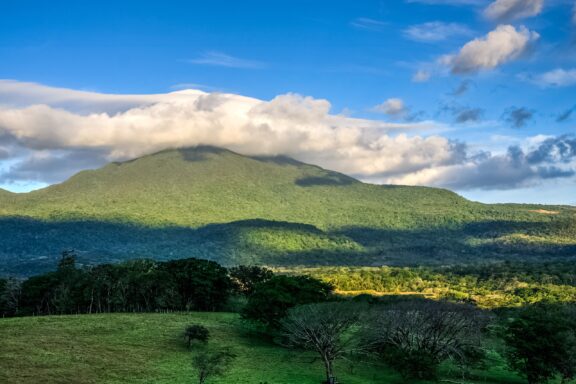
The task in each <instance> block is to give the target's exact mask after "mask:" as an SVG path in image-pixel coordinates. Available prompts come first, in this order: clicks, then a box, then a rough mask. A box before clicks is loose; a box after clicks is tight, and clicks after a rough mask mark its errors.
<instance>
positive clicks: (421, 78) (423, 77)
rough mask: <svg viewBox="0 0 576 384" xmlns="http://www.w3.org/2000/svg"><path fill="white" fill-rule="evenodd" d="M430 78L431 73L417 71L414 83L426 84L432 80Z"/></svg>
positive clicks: (413, 77) (421, 70)
mask: <svg viewBox="0 0 576 384" xmlns="http://www.w3.org/2000/svg"><path fill="white" fill-rule="evenodd" d="M430 77H431V74H430V72H428V71H425V70H423V69H419V70H418V71H416V73H415V74H414V76H412V81H413V82H415V83H425V82H427V81H428V80H430Z"/></svg>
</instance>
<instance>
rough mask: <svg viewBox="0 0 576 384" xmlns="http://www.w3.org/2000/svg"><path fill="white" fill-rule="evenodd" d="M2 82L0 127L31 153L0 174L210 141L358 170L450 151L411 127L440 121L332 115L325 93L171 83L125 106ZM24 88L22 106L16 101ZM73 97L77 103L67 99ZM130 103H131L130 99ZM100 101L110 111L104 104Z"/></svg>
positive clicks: (393, 167)
mask: <svg viewBox="0 0 576 384" xmlns="http://www.w3.org/2000/svg"><path fill="white" fill-rule="evenodd" d="M3 84H4V85H6V87H4V88H3V87H2V84H0V88H2V91H0V93H2V92H3V93H4V95H5V100H4V101H3V102H2V105H1V106H0V135H4V136H5V137H10V138H11V140H12V141H13V142H14V143H16V144H12V145H18V146H19V147H21V148H25V149H27V150H29V151H31V153H32V155H31V156H32V157H30V156H28V157H26V158H23V159H21V162H20V164H19V165H15V166H14V167H15V168H13V170H12V172H11V173H10V174H9V175H5V176H4V179H5V180H7V179H10V180H16V179H17V178H18V177H25V176H26V175H28V176H29V177H32V176H31V175H45V176H44V180H45V181H48V182H52V181H54V180H57V179H59V178H61V177H62V174H55V173H54V175H53V176H50V175H48V174H49V173H50V172H49V170H48V169H42V171H41V172H40V171H39V172H36V173H34V171H33V169H37V168H38V166H39V164H40V160H38V159H39V158H42V159H48V156H49V155H51V162H52V163H55V162H57V161H59V160H61V159H66V156H69V155H63V154H62V153H61V152H58V151H73V153H75V155H76V154H77V153H79V152H75V151H80V152H82V153H87V154H89V157H90V158H91V159H96V160H95V161H94V162H93V164H98V163H100V162H101V161H102V159H105V160H107V161H110V160H122V159H128V158H133V157H137V156H140V155H144V154H148V153H152V152H155V151H158V150H161V149H165V148H175V147H183V146H193V145H201V144H202V145H215V146H221V147H226V148H230V149H232V150H236V151H239V152H241V153H245V154H249V155H256V154H258V155H274V154H286V155H290V156H294V157H296V158H298V159H300V160H303V161H309V162H313V163H316V164H320V165H323V166H326V167H328V168H333V169H337V170H340V171H342V172H346V173H350V174H357V175H364V174H371V173H383V174H385V173H387V172H402V171H403V169H413V168H416V169H417V168H421V167H430V166H434V165H435V164H439V163H445V162H450V161H452V160H451V159H452V158H453V156H454V153H453V145H452V143H451V142H450V140H448V139H446V138H444V137H441V136H429V137H422V136H419V135H417V134H416V133H415V132H416V131H419V130H424V131H425V130H426V129H429V128H439V126H440V125H438V124H435V123H432V122H422V123H410V124H405V123H402V124H401V123H385V122H382V121H378V120H367V119H357V118H351V117H347V116H343V115H335V114H331V113H330V108H331V105H330V103H329V102H328V101H327V100H321V99H314V98H311V97H303V96H299V95H295V94H286V95H280V96H277V97H276V98H274V99H273V100H270V101H262V100H258V99H254V98H248V97H243V96H240V95H233V94H219V93H206V92H201V91H179V92H172V93H167V94H164V95H158V96H150V97H148V96H146V97H143V101H142V103H141V105H136V106H132V107H131V108H129V109H125V108H126V105H127V104H126V99H125V98H122V97H117V96H116V95H105V94H93V93H88V94H84V93H81V94H78V93H77V91H73V90H64V89H58V88H54V89H51V88H50V87H43V86H38V85H31V86H30V87H29V88H30V89H28V90H27V91H23V89H22V88H27V85H26V84H18V85H20V86H21V87H19V86H17V87H15V85H16V84H13V83H3ZM9 87H12V88H14V87H15V88H17V92H15V94H16V95H15V98H16V99H18V103H14V102H7V101H8V100H7V99H10V97H9V93H10V91H9V90H8V89H7V88H9ZM24 93H26V94H27V96H28V97H26V98H29V100H30V105H22V104H23V102H24V101H25V99H26V98H24V97H21V95H22V94H24ZM76 95H78V96H80V101H81V102H79V103H80V104H78V103H76V102H73V103H72V102H69V100H73V99H75V97H76ZM62 100H65V101H66V102H62ZM90 101H97V102H98V103H99V105H98V106H97V107H95V109H96V112H90V113H86V109H85V108H86V106H87V105H88V104H90ZM128 101H129V103H132V102H134V103H136V104H137V101H138V97H136V98H135V99H134V100H133V99H131V98H129V100H128ZM15 104H18V105H15ZM52 104H55V106H54V105H52ZM76 108H78V109H80V110H82V113H79V112H78V111H77V110H76ZM105 108H109V109H110V111H111V112H106V111H103V109H105ZM415 130H416V131H415ZM403 132H405V133H403ZM408 133H409V134H408ZM255 138H258V139H257V140H255ZM90 151H95V152H92V153H91V154H90V153H89V152H90ZM66 153H67V152H66ZM96 153H98V156H96V155H95V154H96ZM40 154H41V155H40ZM56 154H57V155H56ZM34 156H35V157H34ZM38 156H41V157H38ZM42 156H43V157H42ZM77 163H78V162H77ZM89 163H90V162H88V161H87V162H86V163H82V164H85V165H86V166H88V165H90V164H92V163H90V164H89ZM53 168H54V167H53ZM34 177H39V176H34Z"/></svg>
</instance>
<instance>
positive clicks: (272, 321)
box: [242, 275, 333, 329]
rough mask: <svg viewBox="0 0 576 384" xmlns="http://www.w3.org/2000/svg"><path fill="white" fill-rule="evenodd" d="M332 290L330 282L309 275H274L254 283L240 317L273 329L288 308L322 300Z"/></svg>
mask: <svg viewBox="0 0 576 384" xmlns="http://www.w3.org/2000/svg"><path fill="white" fill-rule="evenodd" d="M332 290H333V288H332V286H331V285H330V284H328V283H324V282H322V281H319V280H316V279H314V278H312V277H309V276H285V275H278V276H274V277H272V278H271V279H270V280H268V281H265V282H262V283H259V284H257V285H256V286H255V288H254V293H253V294H252V295H251V296H250V297H249V298H248V302H247V303H246V306H245V307H244V309H243V311H242V316H243V317H244V318H246V319H249V320H255V321H257V322H260V323H261V324H263V325H265V326H268V327H271V328H276V329H277V328H279V326H280V320H281V319H282V318H283V317H285V316H286V314H287V312H288V310H289V309H290V308H292V307H294V306H296V305H300V304H310V303H318V302H322V301H326V299H327V298H328V297H329V295H330V294H331V293H332Z"/></svg>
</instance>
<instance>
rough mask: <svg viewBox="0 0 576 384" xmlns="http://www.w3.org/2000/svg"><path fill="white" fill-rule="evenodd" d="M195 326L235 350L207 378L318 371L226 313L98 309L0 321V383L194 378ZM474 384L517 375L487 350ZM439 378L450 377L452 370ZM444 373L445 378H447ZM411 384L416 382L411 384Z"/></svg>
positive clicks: (359, 366)
mask: <svg viewBox="0 0 576 384" xmlns="http://www.w3.org/2000/svg"><path fill="white" fill-rule="evenodd" d="M191 323H195V324H202V325H204V326H206V327H207V328H208V330H209V331H210V334H211V340H210V341H209V344H210V345H212V346H217V347H230V348H231V349H232V350H233V351H234V352H235V353H236V354H237V355H238V357H237V359H236V360H235V361H234V363H233V365H232V369H231V370H230V372H228V373H227V374H226V376H224V377H222V378H215V379H213V380H211V381H210V382H211V383H214V384H224V383H237V384H257V383H270V384H272V383H274V384H294V383H299V384H312V383H319V382H320V380H321V379H322V377H323V370H322V364H321V362H320V361H319V360H318V359H317V358H315V354H313V353H303V352H302V351H298V352H296V351H291V350H289V349H285V348H282V347H279V346H278V345H276V344H274V343H272V342H271V341H267V340H265V339H263V338H262V336H259V335H257V334H255V333H254V332H253V331H252V330H251V328H250V327H249V326H248V325H247V324H246V322H244V321H242V320H240V319H239V316H238V315H237V314H233V313H173V314H104V315H72V316H45V317H24V318H12V319H0V334H1V335H2V348H0V366H1V367H2V369H0V382H1V383H3V384H16V383H18V384H36V383H40V382H42V383H53V384H72V383H73V384H89V383H90V384H91V383H103V384H113V383H118V384H119V383H141V384H144V383H150V384H151V383H154V384H162V383H170V384H179V383H182V384H184V383H194V382H197V381H195V376H194V375H195V373H194V371H193V369H192V364H191V361H192V356H193V353H194V352H193V350H192V351H190V350H188V349H187V348H186V345H185V342H184V338H183V331H184V328H185V327H186V326H187V325H189V324H191ZM489 366H490V370H489V371H486V372H482V373H480V375H481V377H483V378H484V379H483V380H481V382H482V383H501V384H512V383H521V382H522V381H521V380H520V379H519V378H518V377H516V376H515V375H513V374H511V373H510V372H508V371H506V370H505V363H504V361H503V360H502V358H501V357H499V356H498V355H497V354H495V353H492V354H491V361H490V365H489ZM336 369H337V371H336V372H337V375H338V378H339V379H340V380H341V382H343V383H348V384H375V383H390V384H401V383H404V382H405V381H404V380H403V379H402V378H401V377H400V376H399V375H398V374H396V373H394V372H393V371H391V370H390V369H389V368H388V367H386V366H383V365H381V364H378V363H377V362H366V361H354V360H351V361H338V362H337V363H336ZM443 375H444V377H445V378H446V379H450V380H455V381H457V379H458V378H457V377H452V376H453V375H454V370H452V374H450V369H449V368H447V369H444V370H443ZM451 375H452V376H451ZM415 384H416V383H415Z"/></svg>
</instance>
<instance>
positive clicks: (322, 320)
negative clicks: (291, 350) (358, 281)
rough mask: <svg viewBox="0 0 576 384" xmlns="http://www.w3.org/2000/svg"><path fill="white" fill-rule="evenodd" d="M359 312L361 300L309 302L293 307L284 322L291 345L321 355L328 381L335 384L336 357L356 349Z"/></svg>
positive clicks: (285, 331) (283, 326)
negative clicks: (350, 301) (352, 302)
mask: <svg viewBox="0 0 576 384" xmlns="http://www.w3.org/2000/svg"><path fill="white" fill-rule="evenodd" d="M359 313H360V311H359V305H358V304H350V303H319V304H307V305H302V306H298V307H295V308H292V309H290V311H289V312H288V315H287V316H286V317H285V318H284V319H283V320H282V322H281V324H282V329H283V330H284V334H285V335H286V337H287V339H288V342H289V344H290V345H292V346H296V347H301V348H304V349H309V350H314V351H316V352H317V353H318V354H319V355H320V357H321V358H322V361H323V363H324V369H325V371H326V383H329V384H333V383H335V382H336V381H335V377H334V361H335V360H336V359H337V358H339V357H341V356H342V355H344V354H345V353H346V352H348V351H350V350H351V349H353V346H354V343H355V337H354V333H355V332H354V331H355V330H356V329H355V328H356V326H357V324H358V320H359Z"/></svg>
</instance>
